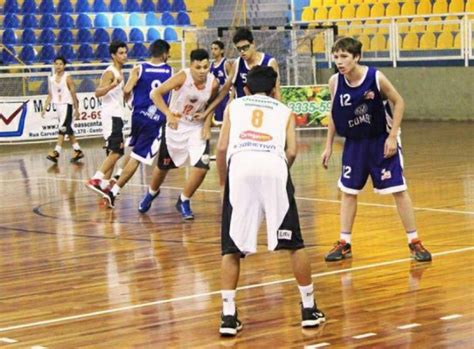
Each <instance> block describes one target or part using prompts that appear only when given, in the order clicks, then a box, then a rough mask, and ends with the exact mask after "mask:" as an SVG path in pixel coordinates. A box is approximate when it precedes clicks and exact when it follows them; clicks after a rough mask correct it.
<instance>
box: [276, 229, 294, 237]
mask: <svg viewBox="0 0 474 349" xmlns="http://www.w3.org/2000/svg"><path fill="white" fill-rule="evenodd" d="M291 235H293V232H292V231H291V230H283V229H281V230H278V233H277V237H278V239H279V240H291Z"/></svg>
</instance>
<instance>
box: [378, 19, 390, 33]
mask: <svg viewBox="0 0 474 349" xmlns="http://www.w3.org/2000/svg"><path fill="white" fill-rule="evenodd" d="M391 25H392V20H391V19H382V20H381V21H380V22H379V27H378V33H379V34H389V32H390V26H391Z"/></svg>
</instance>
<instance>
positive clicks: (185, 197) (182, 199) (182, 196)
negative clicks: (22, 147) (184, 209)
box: [181, 193, 190, 201]
mask: <svg viewBox="0 0 474 349" xmlns="http://www.w3.org/2000/svg"><path fill="white" fill-rule="evenodd" d="M189 199H190V198H188V197H187V196H184V194H183V193H181V201H189Z"/></svg>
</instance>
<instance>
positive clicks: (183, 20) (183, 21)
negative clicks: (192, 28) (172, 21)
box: [176, 11, 191, 25]
mask: <svg viewBox="0 0 474 349" xmlns="http://www.w3.org/2000/svg"><path fill="white" fill-rule="evenodd" d="M176 24H177V25H190V24H191V20H190V19H189V15H188V14H187V12H185V11H180V12H178V14H177V16H176Z"/></svg>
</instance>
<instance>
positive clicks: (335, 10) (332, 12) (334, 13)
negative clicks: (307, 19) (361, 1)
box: [328, 5, 341, 19]
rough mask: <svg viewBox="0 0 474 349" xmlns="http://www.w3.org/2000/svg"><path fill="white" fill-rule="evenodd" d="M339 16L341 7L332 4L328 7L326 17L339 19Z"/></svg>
mask: <svg viewBox="0 0 474 349" xmlns="http://www.w3.org/2000/svg"><path fill="white" fill-rule="evenodd" d="M340 18H341V7H340V6H338V5H334V6H332V7H331V8H330V9H329V12H328V19H340Z"/></svg>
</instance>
